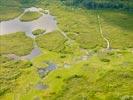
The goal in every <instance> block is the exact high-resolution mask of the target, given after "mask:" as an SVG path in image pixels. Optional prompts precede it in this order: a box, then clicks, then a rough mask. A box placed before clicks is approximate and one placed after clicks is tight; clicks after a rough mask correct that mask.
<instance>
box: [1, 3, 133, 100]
mask: <svg viewBox="0 0 133 100" xmlns="http://www.w3.org/2000/svg"><path fill="white" fill-rule="evenodd" d="M52 7H53V8H52ZM49 9H53V10H52V12H53V14H54V15H56V16H57V20H58V25H59V26H60V27H61V29H63V30H61V29H59V28H57V27H58V26H57V23H56V21H55V20H54V17H53V16H51V15H50V14H49V13H50V12H49V10H47V11H46V12H47V14H44V15H43V16H41V17H40V18H38V19H36V20H33V21H29V22H21V21H20V20H19V17H18V18H15V19H12V20H9V21H3V22H1V26H2V27H3V28H2V29H4V30H3V32H2V33H1V37H2V38H3V37H4V36H5V37H4V40H5V42H4V43H3V42H2V41H1V45H3V46H5V45H6V47H5V48H8V45H7V44H6V43H7V41H8V40H9V38H10V35H11V34H13V33H12V32H17V31H24V32H25V33H26V35H27V36H30V37H28V39H31V41H32V43H31V44H32V46H30V45H29V44H28V46H30V47H31V48H34V49H31V48H30V50H28V52H29V51H30V52H31V51H32V52H31V53H30V52H29V53H28V54H29V55H25V54H27V53H24V54H23V53H22V51H23V49H20V48H19V46H21V47H23V48H25V49H26V48H27V47H26V46H27V42H28V40H25V38H27V36H26V35H24V34H23V35H22V37H23V36H24V37H23V38H22V37H21V36H20V35H18V36H16V34H19V33H16V34H15V35H13V36H11V38H12V39H13V37H14V38H15V39H14V40H10V41H8V42H9V43H11V44H10V45H13V46H11V47H12V48H14V47H16V49H12V48H11V47H10V50H14V52H13V54H12V52H11V51H8V53H4V54H3V53H2V54H1V56H0V61H1V65H2V66H1V68H2V70H1V72H0V73H1V75H0V78H1V79H2V80H1V83H0V84H1V86H2V88H1V90H0V98H1V99H2V100H14V99H17V100H88V99H90V100H98V99H99V100H117V99H118V100H121V99H123V98H124V100H126V99H129V100H130V98H131V100H132V95H133V93H132V90H133V87H132V83H133V81H132V78H133V59H132V58H133V49H132V48H128V49H127V48H126V49H121V48H117V49H108V50H107V49H106V42H105V41H104V40H102V37H101V35H100V34H99V32H97V33H95V32H96V29H98V28H95V27H94V25H95V24H96V20H93V21H92V20H89V22H88V23H89V24H88V23H86V21H87V20H88V15H86V14H85V13H84V11H82V10H81V13H82V15H81V14H79V13H78V12H73V10H72V11H71V10H70V11H68V10H64V9H66V8H63V7H61V8H59V7H55V6H54V5H52V6H50V7H49ZM27 10H28V11H29V10H30V11H37V12H38V11H39V12H40V11H41V10H43V9H40V8H39V9H36V8H35V7H33V8H32V9H31V8H28V9H27ZM27 10H25V11H27ZM50 11H51V10H50ZM79 11H80V10H79ZM41 13H42V11H41ZM64 14H65V15H64ZM74 14H77V16H75V15H74ZM89 14H90V13H89ZM68 15H69V16H68ZM86 16H87V17H86ZM75 17H76V18H79V19H76V18H75ZM80 18H81V19H82V20H80ZM89 18H90V19H96V17H94V16H93V13H91V15H90V16H89ZM68 19H69V20H68ZM76 21H77V23H80V24H77V23H76ZM84 21H85V23H84ZM8 22H9V23H8ZM18 23H19V24H18ZM12 24H13V25H12ZM104 24H107V23H104ZM16 25H17V26H16ZM13 26H14V27H13ZM83 26H84V27H85V29H84V27H83ZM4 27H5V28H4ZM6 27H11V28H9V31H8V30H6V29H7V28H6ZM15 27H16V30H15ZM79 27H81V28H82V29H81V30H80V29H79ZM86 27H88V28H86ZM97 27H98V26H97ZM112 27H113V26H111V25H110V28H112ZM25 28H26V29H25ZM38 28H39V29H40V28H41V29H42V28H43V29H45V30H46V33H44V34H43V35H39V36H34V35H33V34H32V31H33V30H35V29H38ZM71 28H72V30H71ZM117 28H118V27H116V28H115V29H116V32H118V31H119V30H120V29H119V28H118V30H117ZM56 29H57V30H56ZM88 29H89V33H90V34H87V32H88ZM115 29H114V30H115ZM54 30H56V31H54ZM78 31H79V32H78ZM82 32H83V33H82ZM91 32H92V33H95V34H91ZM130 32H131V31H129V33H130ZM5 34H7V35H5ZM8 36H9V37H8ZM106 36H107V34H106ZM131 36H132V35H131ZM20 37H21V38H20ZM107 38H108V37H107ZM21 39H22V40H24V41H22V40H21ZM108 39H109V40H110V38H108ZM16 40H17V41H16ZM94 40H96V41H94ZM13 41H14V42H13ZM16 42H18V43H21V45H16V44H12V43H16ZM9 43H8V44H9ZM114 43H115V42H114ZM127 43H130V42H129V41H127ZM102 44H104V46H103V45H102ZM111 45H112V42H111ZM130 45H131V47H132V44H130ZM17 48H19V49H18V51H19V50H20V51H21V52H20V53H18V55H16V54H15V53H16V52H18V51H16V50H17ZM86 48H89V49H86ZM25 49H24V51H23V52H25ZM10 53H11V54H10ZM14 58H16V59H14ZM5 83H6V84H5ZM9 84H10V85H9Z"/></svg>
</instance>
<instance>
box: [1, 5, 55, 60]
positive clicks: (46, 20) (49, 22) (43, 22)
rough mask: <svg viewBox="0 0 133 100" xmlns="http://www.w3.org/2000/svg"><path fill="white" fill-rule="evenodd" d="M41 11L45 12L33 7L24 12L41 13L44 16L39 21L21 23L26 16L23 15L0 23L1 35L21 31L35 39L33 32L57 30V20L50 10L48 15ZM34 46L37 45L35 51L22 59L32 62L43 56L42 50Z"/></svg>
mask: <svg viewBox="0 0 133 100" xmlns="http://www.w3.org/2000/svg"><path fill="white" fill-rule="evenodd" d="M40 10H43V9H41V8H35V7H31V8H27V9H25V11H24V13H25V12H27V11H33V12H34V11H35V12H40V13H41V14H42V16H41V17H40V18H38V19H37V20H33V21H28V22H21V21H20V20H19V18H20V17H21V16H22V15H23V14H24V13H23V14H22V15H20V16H19V17H17V18H15V19H12V20H9V21H2V22H0V35H4V34H10V33H15V32H20V31H21V32H25V33H26V35H27V36H29V37H31V38H35V36H34V35H33V34H32V31H34V30H36V29H44V30H46V32H45V33H48V32H52V31H54V30H56V28H57V25H56V20H55V19H54V16H51V15H50V14H49V11H48V10H46V12H48V13H47V14H44V13H42V12H41V11H40ZM45 33H44V34H45ZM34 44H35V45H34V49H33V50H32V51H31V53H30V54H28V55H26V56H23V57H20V58H22V59H29V60H31V59H33V58H34V57H36V56H38V55H40V54H41V50H40V48H39V47H38V46H37V44H36V43H34Z"/></svg>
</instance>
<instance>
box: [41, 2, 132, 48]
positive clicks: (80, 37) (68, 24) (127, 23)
mask: <svg viewBox="0 0 133 100" xmlns="http://www.w3.org/2000/svg"><path fill="white" fill-rule="evenodd" d="M42 2H43V1H42ZM55 5H56V6H55ZM57 5H58V6H57ZM39 6H41V7H42V8H43V7H44V6H43V5H41V4H40V5H39ZM47 8H48V9H50V11H51V13H52V14H53V15H54V16H56V20H57V22H58V26H59V27H60V28H61V29H62V30H63V31H64V32H66V33H67V34H68V36H70V38H72V39H74V40H76V42H78V43H79V44H80V46H81V47H82V48H88V49H92V48H101V47H105V46H106V42H105V41H104V40H103V38H102V37H101V34H100V32H99V27H98V22H97V15H98V14H99V15H100V18H101V19H100V20H101V23H102V30H103V33H104V35H105V37H106V38H108V39H109V41H110V45H111V48H117V49H119V48H120V49H126V48H132V47H133V44H132V43H133V39H132V38H133V35H132V32H133V30H132V23H133V19H132V17H133V13H131V12H126V11H119V10H106V9H103V10H99V11H98V12H97V11H96V10H86V9H80V8H79V9H78V8H72V7H66V6H62V5H60V4H59V3H58V2H54V5H52V3H51V5H47ZM75 15H76V16H75ZM118 37H119V38H118Z"/></svg>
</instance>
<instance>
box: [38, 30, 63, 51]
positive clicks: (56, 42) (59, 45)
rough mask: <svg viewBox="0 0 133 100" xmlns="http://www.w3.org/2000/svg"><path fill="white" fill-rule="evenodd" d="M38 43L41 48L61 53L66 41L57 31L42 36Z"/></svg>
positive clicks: (39, 37)
mask: <svg viewBox="0 0 133 100" xmlns="http://www.w3.org/2000/svg"><path fill="white" fill-rule="evenodd" d="M36 41H37V44H38V45H39V46H40V47H41V48H44V49H48V50H50V51H61V50H62V49H63V48H64V46H63V45H64V43H65V41H66V39H65V37H64V36H63V35H62V34H60V33H59V32H58V31H56V32H51V33H48V34H45V35H40V36H38V37H37V39H36Z"/></svg>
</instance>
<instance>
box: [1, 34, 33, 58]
mask: <svg viewBox="0 0 133 100" xmlns="http://www.w3.org/2000/svg"><path fill="white" fill-rule="evenodd" d="M32 49H33V41H32V39H31V38H29V37H27V36H26V35H25V33H23V32H17V33H12V34H7V35H3V36H0V54H16V55H20V56H22V55H26V54H29V53H30V52H31V50H32Z"/></svg>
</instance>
